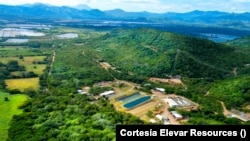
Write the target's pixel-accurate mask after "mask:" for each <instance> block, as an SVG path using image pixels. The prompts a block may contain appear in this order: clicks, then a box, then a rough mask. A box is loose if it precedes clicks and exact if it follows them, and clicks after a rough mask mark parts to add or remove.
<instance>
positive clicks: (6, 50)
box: [0, 46, 41, 58]
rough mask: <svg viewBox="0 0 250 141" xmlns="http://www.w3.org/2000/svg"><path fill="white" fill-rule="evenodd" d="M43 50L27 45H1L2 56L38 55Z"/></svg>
mask: <svg viewBox="0 0 250 141" xmlns="http://www.w3.org/2000/svg"><path fill="white" fill-rule="evenodd" d="M38 55H41V51H40V50H39V49H36V48H29V47H27V46H0V57H1V58H4V57H18V56H38Z"/></svg>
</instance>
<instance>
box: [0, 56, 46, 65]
mask: <svg viewBox="0 0 250 141" xmlns="http://www.w3.org/2000/svg"><path fill="white" fill-rule="evenodd" d="M45 57H46V56H28V57H23V59H20V58H19V57H4V58H1V62H2V63H4V64H7V63H8V62H9V61H11V60H15V61H18V64H19V65H21V66H27V65H33V64H34V63H35V62H38V61H43V60H44V58H45Z"/></svg>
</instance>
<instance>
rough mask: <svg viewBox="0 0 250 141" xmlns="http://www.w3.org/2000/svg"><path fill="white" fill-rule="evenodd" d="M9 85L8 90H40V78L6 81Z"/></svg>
mask: <svg viewBox="0 0 250 141" xmlns="http://www.w3.org/2000/svg"><path fill="white" fill-rule="evenodd" d="M5 83H6V84H7V88H8V89H10V90H12V89H19V90H20V91H22V92H23V91H24V90H25V89H29V88H32V89H34V90H38V89H39V78H38V77H37V78H25V79H7V80H5Z"/></svg>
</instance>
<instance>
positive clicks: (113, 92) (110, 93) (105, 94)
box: [100, 90, 115, 96]
mask: <svg viewBox="0 0 250 141" xmlns="http://www.w3.org/2000/svg"><path fill="white" fill-rule="evenodd" d="M113 94H115V91H112V90H110V91H106V92H103V93H101V94H100V96H110V95H113Z"/></svg>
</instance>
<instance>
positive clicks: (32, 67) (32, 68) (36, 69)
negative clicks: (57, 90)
mask: <svg viewBox="0 0 250 141" xmlns="http://www.w3.org/2000/svg"><path fill="white" fill-rule="evenodd" d="M25 68H26V71H27V72H29V71H33V72H34V73H35V74H37V75H39V76H40V75H42V74H43V71H44V70H45V68H46V65H40V64H39V65H27V66H25Z"/></svg>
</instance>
